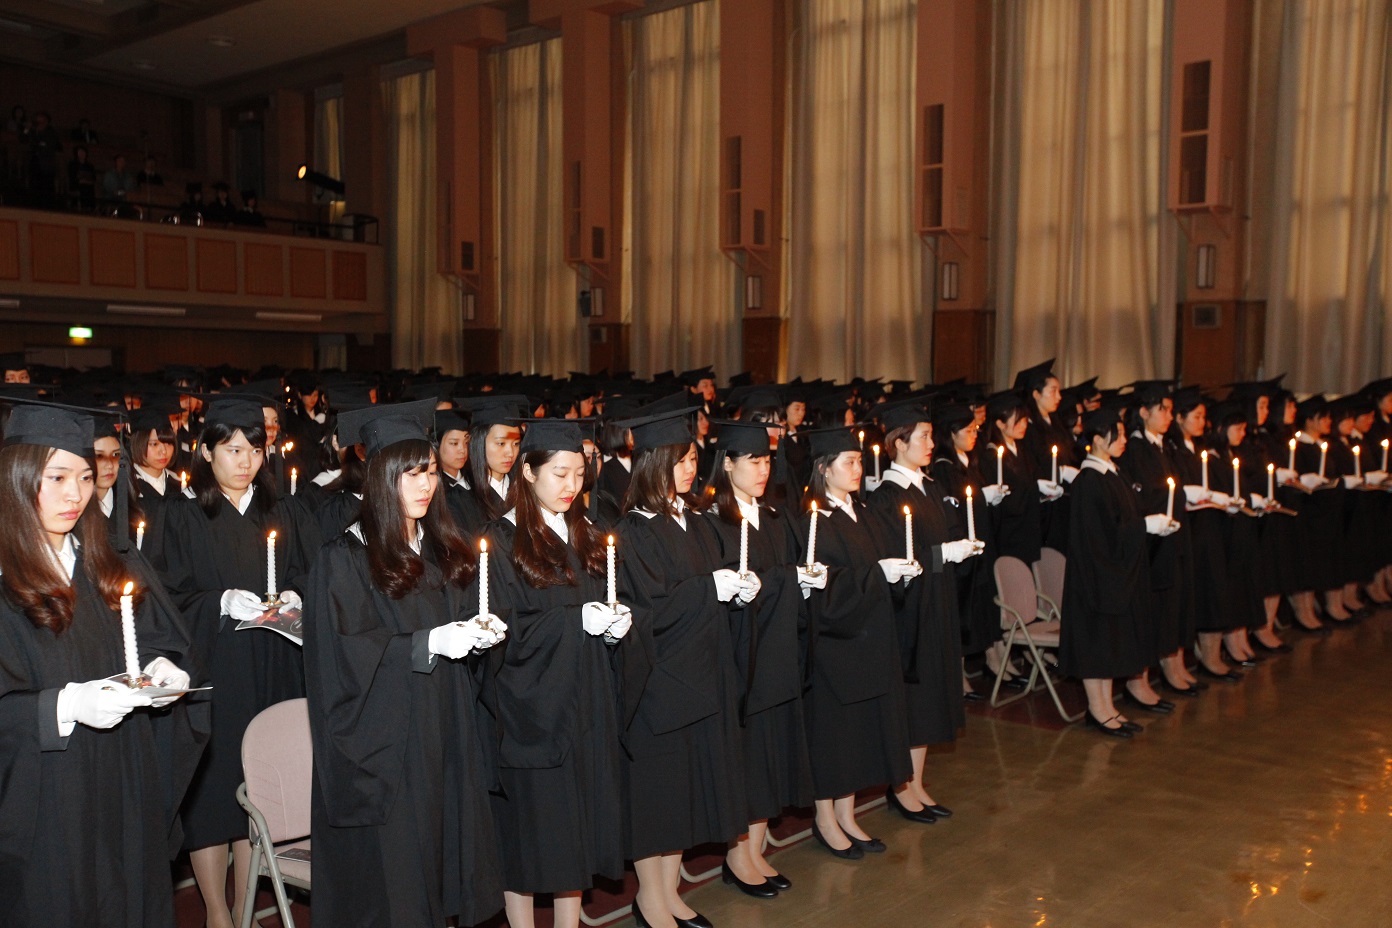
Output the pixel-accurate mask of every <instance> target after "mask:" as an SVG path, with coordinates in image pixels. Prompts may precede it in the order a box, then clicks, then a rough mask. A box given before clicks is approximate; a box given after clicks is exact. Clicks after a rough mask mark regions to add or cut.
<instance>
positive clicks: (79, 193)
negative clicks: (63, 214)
mask: <svg viewBox="0 0 1392 928" xmlns="http://www.w3.org/2000/svg"><path fill="white" fill-rule="evenodd" d="M68 191H69V192H70V193H71V194H73V196H74V197H75V198H76V200H77V208H78V209H81V210H84V211H87V210H92V209H94V208H96V205H97V166H96V165H95V164H93V163H92V160H91V158H90V157H89V156H88V153H87V146H86V145H79V146H77V147H76V148H74V149H73V157H72V160H71V161H69V162H68Z"/></svg>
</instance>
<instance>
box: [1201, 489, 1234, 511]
mask: <svg viewBox="0 0 1392 928" xmlns="http://www.w3.org/2000/svg"><path fill="white" fill-rule="evenodd" d="M1208 501H1209V502H1210V503H1213V504H1214V505H1216V506H1222V507H1223V508H1224V509H1226V508H1228V507H1229V506H1231V505H1233V504H1234V503H1236V502H1237V500H1235V499H1233V498H1232V497H1231V496H1229V495H1228V494H1226V493H1219V492H1218V491H1217V490H1210V491H1209V493H1208Z"/></svg>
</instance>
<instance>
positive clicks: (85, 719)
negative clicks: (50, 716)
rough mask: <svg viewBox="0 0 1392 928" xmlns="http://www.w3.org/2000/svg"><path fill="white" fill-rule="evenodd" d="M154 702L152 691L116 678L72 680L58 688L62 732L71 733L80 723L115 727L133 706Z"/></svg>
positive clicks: (90, 725) (91, 725)
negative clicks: (128, 684) (116, 680)
mask: <svg viewBox="0 0 1392 928" xmlns="http://www.w3.org/2000/svg"><path fill="white" fill-rule="evenodd" d="M153 703H154V700H153V699H152V698H151V696H150V694H149V693H146V692H144V691H143V690H139V689H134V690H133V689H131V688H130V687H128V686H126V685H125V684H124V683H116V682H114V681H112V680H89V681H87V682H86V683H69V684H68V685H67V686H65V687H63V688H62V689H61V690H59V692H58V732H59V734H61V735H63V736H64V737H67V736H68V735H70V734H72V731H73V726H74V725H76V724H78V723H81V724H83V725H86V726H87V727H88V728H115V727H116V726H117V725H119V724H121V720H122V719H123V718H125V717H126V716H127V715H128V714H129V713H130V711H131V710H132V709H134V708H136V707H137V706H149V705H153Z"/></svg>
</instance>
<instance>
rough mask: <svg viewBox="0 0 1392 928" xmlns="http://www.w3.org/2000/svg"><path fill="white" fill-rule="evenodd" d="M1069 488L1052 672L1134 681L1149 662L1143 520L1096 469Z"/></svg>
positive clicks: (1128, 496)
mask: <svg viewBox="0 0 1392 928" xmlns="http://www.w3.org/2000/svg"><path fill="white" fill-rule="evenodd" d="M1072 486H1073V510H1072V512H1071V520H1070V524H1069V531H1070V533H1071V537H1070V538H1069V550H1070V551H1071V552H1072V554H1071V555H1070V556H1069V558H1068V565H1067V567H1066V568H1065V571H1064V580H1063V604H1062V607H1063V616H1064V618H1063V623H1062V631H1061V632H1060V636H1059V669H1061V670H1062V671H1063V672H1064V673H1066V674H1068V675H1069V676H1071V677H1078V678H1084V679H1111V678H1115V677H1131V676H1135V675H1136V674H1138V673H1140V672H1141V671H1142V670H1145V669H1146V667H1147V666H1149V665H1150V663H1151V662H1152V661H1153V659H1154V656H1155V655H1154V650H1153V649H1154V639H1155V633H1154V630H1153V629H1152V628H1151V627H1150V626H1151V623H1152V621H1153V620H1152V618H1151V611H1150V608H1149V607H1148V605H1147V603H1146V600H1147V597H1149V596H1150V552H1149V547H1148V545H1147V541H1146V530H1145V516H1146V514H1145V513H1144V512H1142V510H1141V504H1140V496H1139V495H1138V494H1137V493H1136V492H1135V490H1133V489H1132V488H1131V487H1130V486H1129V485H1128V484H1127V482H1126V480H1125V479H1124V478H1123V477H1121V476H1120V475H1119V474H1117V473H1113V472H1112V471H1111V470H1108V469H1106V468H1105V467H1103V466H1101V462H1093V463H1086V465H1085V466H1084V467H1083V468H1082V469H1081V472H1080V473H1079V474H1078V477H1077V479H1075V480H1074V481H1073V485H1072ZM1162 511H1163V510H1162Z"/></svg>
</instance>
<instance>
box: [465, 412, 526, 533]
mask: <svg viewBox="0 0 1392 928" xmlns="http://www.w3.org/2000/svg"><path fill="white" fill-rule="evenodd" d="M495 424H499V425H500V424H502V423H495ZM491 431H493V426H492V425H488V426H484V427H482V428H471V429H469V460H467V461H465V462H464V466H465V467H466V468H468V472H469V493H470V495H472V496H473V497H474V501H475V502H477V503H478V505H479V511H480V512H482V513H483V521H485V522H492V521H493V520H494V519H501V518H502V517H503V513H505V512H507V511H508V510H509V509H511V508H512V505H513V500H514V499H515V494H516V492H517V491H516V484H517V481H516V480H512V481H510V482H509V483H508V493H507V497H506V498H505V499H503V500H502V501H501V502H499V501H498V495H497V494H496V493H494V492H493V487H492V486H491V485H490V484H489V482H488V481H489V473H488V433H489V432H491ZM512 467H513V470H516V469H517V462H516V461H515V460H514V461H513V462H512Z"/></svg>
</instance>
